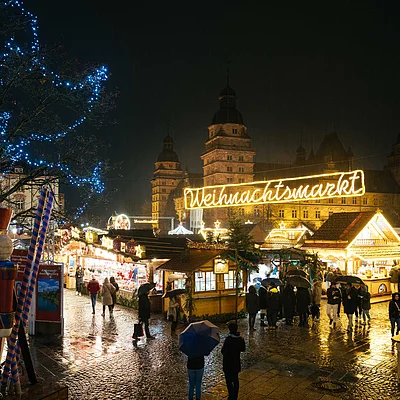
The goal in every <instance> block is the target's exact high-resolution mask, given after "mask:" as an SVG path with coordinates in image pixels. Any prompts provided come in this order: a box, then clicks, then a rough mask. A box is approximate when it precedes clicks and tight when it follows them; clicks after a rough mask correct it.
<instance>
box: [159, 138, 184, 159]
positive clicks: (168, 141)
mask: <svg viewBox="0 0 400 400" xmlns="http://www.w3.org/2000/svg"><path fill="white" fill-rule="evenodd" d="M157 161H158V162H163V161H172V162H179V159H178V155H177V154H176V153H175V151H174V141H173V139H172V137H171V136H169V135H167V136H166V138H165V139H164V140H163V149H162V151H161V153H160V154H159V156H158V158H157Z"/></svg>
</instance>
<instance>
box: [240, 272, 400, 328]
mask: <svg viewBox="0 0 400 400" xmlns="http://www.w3.org/2000/svg"><path fill="white" fill-rule="evenodd" d="M321 298H322V280H315V281H314V282H313V285H312V287H311V289H308V288H306V287H301V286H299V287H294V286H292V285H290V284H288V283H286V285H285V286H284V287H282V286H279V287H277V286H276V284H275V283H274V282H270V283H269V285H268V287H264V286H261V287H260V288H259V290H258V292H257V289H256V288H255V286H250V287H249V289H248V293H247V294H246V309H247V312H248V315H249V317H248V320H249V330H250V331H253V330H255V329H256V328H255V321H256V315H257V313H258V312H259V311H260V326H261V327H265V328H266V329H267V330H274V329H276V323H277V320H278V319H279V320H282V321H283V320H284V321H285V324H286V325H293V321H294V317H295V316H298V317H299V324H298V325H299V326H301V327H307V326H308V324H309V319H310V317H311V318H312V321H313V322H319V321H320V315H321ZM327 300H328V301H327V308H326V313H327V315H328V317H329V324H330V325H331V326H332V328H336V324H337V321H338V317H339V316H340V311H341V307H342V306H343V311H344V313H345V314H346V315H347V319H348V325H347V331H348V332H351V331H352V330H353V326H354V323H361V324H362V325H366V324H370V323H371V316H370V309H371V294H370V293H369V291H368V287H367V286H366V285H364V284H360V285H357V287H356V286H354V285H353V284H351V283H346V284H338V283H337V282H336V281H334V280H332V281H331V282H330V286H329V288H328V290H327ZM393 301H394V300H393ZM394 304H397V303H394ZM393 307H394V306H393ZM393 307H392V309H393V310H392V311H393V313H392V314H393V315H395V311H397V310H396V309H395V308H393ZM398 313H399V317H400V303H399V310H398ZM354 315H355V318H354ZM265 316H266V317H267V323H266V321H265ZM390 318H392V317H390ZM395 323H396V324H397V320H396V321H395ZM398 323H399V324H400V319H399V321H398ZM398 326H400V325H398Z"/></svg>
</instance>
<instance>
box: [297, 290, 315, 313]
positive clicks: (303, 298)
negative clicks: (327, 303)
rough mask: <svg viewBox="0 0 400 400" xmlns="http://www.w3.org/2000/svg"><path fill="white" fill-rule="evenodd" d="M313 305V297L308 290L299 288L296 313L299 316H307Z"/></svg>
mask: <svg viewBox="0 0 400 400" xmlns="http://www.w3.org/2000/svg"><path fill="white" fill-rule="evenodd" d="M310 303H311V296H310V292H309V290H308V289H306V288H303V287H298V288H297V293H296V311H297V313H298V314H305V313H306V312H307V311H308V306H309V305H310Z"/></svg>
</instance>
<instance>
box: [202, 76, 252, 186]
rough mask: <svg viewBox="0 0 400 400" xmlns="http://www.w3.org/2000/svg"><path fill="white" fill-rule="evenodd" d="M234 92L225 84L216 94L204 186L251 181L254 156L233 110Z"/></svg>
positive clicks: (242, 124) (242, 125)
mask: <svg viewBox="0 0 400 400" xmlns="http://www.w3.org/2000/svg"><path fill="white" fill-rule="evenodd" d="M236 99H237V97H236V93H235V91H234V90H233V89H232V88H231V87H230V86H229V76H228V79H227V84H226V87H225V88H224V89H222V91H221V93H220V95H219V110H218V111H217V112H216V113H215V114H214V116H213V119H212V122H211V125H210V126H209V127H208V140H207V141H206V151H205V152H204V153H203V154H202V155H201V159H202V160H203V176H204V186H212V185H226V184H230V183H236V184H237V183H247V182H252V181H253V176H254V173H253V172H254V155H255V151H254V150H253V149H252V147H251V138H250V137H249V136H248V135H247V127H246V126H245V125H244V122H243V117H242V114H241V113H240V112H239V111H238V110H237V109H236Z"/></svg>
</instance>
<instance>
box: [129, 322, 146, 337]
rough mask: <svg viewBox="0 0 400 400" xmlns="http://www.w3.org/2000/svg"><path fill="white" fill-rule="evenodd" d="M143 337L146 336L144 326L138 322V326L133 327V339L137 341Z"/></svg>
mask: <svg viewBox="0 0 400 400" xmlns="http://www.w3.org/2000/svg"><path fill="white" fill-rule="evenodd" d="M142 336H144V333H143V324H142V323H141V322H138V323H137V324H134V325H133V335H132V339H137V338H139V337H142Z"/></svg>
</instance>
